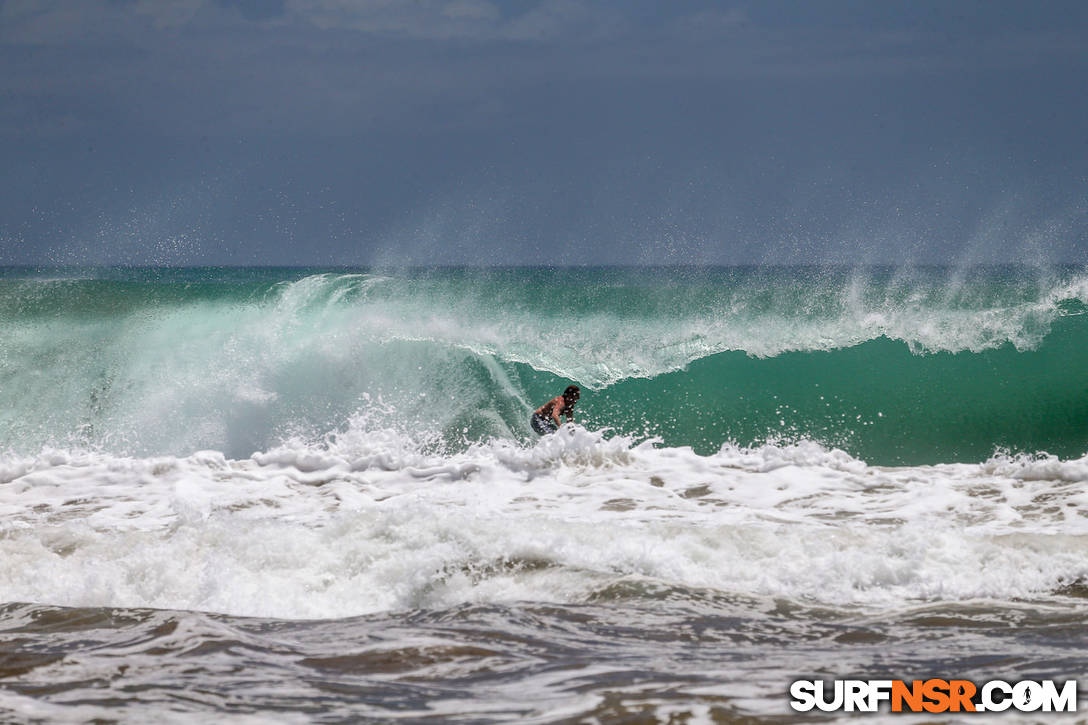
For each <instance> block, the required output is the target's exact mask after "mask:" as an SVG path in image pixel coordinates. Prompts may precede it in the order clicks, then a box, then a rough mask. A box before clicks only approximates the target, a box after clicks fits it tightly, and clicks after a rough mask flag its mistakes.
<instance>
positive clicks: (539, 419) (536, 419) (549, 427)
mask: <svg viewBox="0 0 1088 725" xmlns="http://www.w3.org/2000/svg"><path fill="white" fill-rule="evenodd" d="M529 425H531V426H532V427H533V430H534V431H536V434H537V435H546V434H548V433H554V432H556V431H557V430H559V426H557V425H556V424H555V421H554V420H548V419H547V418H545V417H544V416H542V415H541V414H540V413H533V417H532V418H530V419H529Z"/></svg>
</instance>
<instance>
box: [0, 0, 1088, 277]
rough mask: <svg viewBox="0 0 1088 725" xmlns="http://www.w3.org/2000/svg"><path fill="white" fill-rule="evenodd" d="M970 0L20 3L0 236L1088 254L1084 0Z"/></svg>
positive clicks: (231, 248) (344, 252)
mask: <svg viewBox="0 0 1088 725" xmlns="http://www.w3.org/2000/svg"><path fill="white" fill-rule="evenodd" d="M957 7H962V8H966V9H967V10H968V11H970V12H965V13H963V14H964V17H960V15H959V14H957V13H959V12H960V11H957V10H956V9H955V8H952V9H949V7H948V6H945V5H944V4H940V3H928V4H927V3H897V2H887V3H880V4H873V5H872V6H863V7H860V8H859V6H857V5H856V4H853V3H847V2H830V3H822V4H819V5H818V7H817V4H810V3H787V2H776V1H775V0H766V1H765V2H759V3H755V2H737V3H735V4H732V3H715V2H710V1H709V0H707V1H705V2H704V1H700V0H692V1H690V2H677V3H668V4H662V3H656V2H654V3H651V2H645V1H643V0H630V1H629V2H619V1H616V2H588V1H585V2H579V1H578V0H538V1H533V0H513V1H511V2H502V3H500V2H491V1H489V0H445V1H439V0H421V1H419V2H393V1H392V0H388V1H382V0H357V1H354V2H349V1H348V0H283V1H282V2H256V1H255V0H179V1H178V2H169V3H165V2H152V1H151V0H39V1H33V2H32V1H29V0H5V1H4V2H3V3H2V4H0V65H2V70H3V71H4V72H3V73H0V94H3V98H4V103H3V104H0V152H2V153H3V154H4V158H5V160H6V161H7V165H6V168H5V171H4V174H3V176H2V177H0V237H2V238H6V239H8V240H15V239H18V240H21V242H20V245H19V249H21V250H22V251H18V252H17V254H18V255H22V256H19V257H18V258H20V259H23V258H31V257H33V255H34V254H35V253H37V254H40V255H50V256H52V257H55V258H63V259H68V260H71V259H82V258H88V257H94V255H95V254H96V253H97V254H101V255H102V256H103V259H106V258H108V259H111V260H113V261H126V260H138V259H141V258H147V259H150V258H151V257H154V256H155V255H158V257H163V255H167V251H169V250H173V251H170V254H169V255H167V256H169V258H170V260H172V261H177V260H181V259H182V258H184V257H185V256H186V255H189V256H190V257H192V258H194V259H197V258H207V259H210V260H213V261H231V260H235V261H238V262H243V263H244V262H249V261H251V259H250V258H251V257H254V258H256V259H257V260H264V261H268V262H273V261H276V260H280V261H291V262H305V261H307V260H308V259H314V260H320V261H322V262H326V263H327V262H337V261H340V262H366V261H368V260H369V259H371V258H372V257H374V256H382V257H383V258H384V257H390V256H393V257H395V256H396V255H397V254H398V253H400V254H404V255H409V256H413V255H414V257H416V258H419V259H421V260H425V259H432V258H433V259H441V260H443V261H458V260H462V261H481V260H483V261H501V262H503V263H516V262H518V261H530V262H547V261H549V260H555V259H566V260H568V261H597V262H601V261H610V260H613V261H615V260H633V261H639V262H652V261H654V260H659V261H660V260H666V261H668V260H672V261H678V260H685V259H693V260H698V261H745V260H747V261H753V260H756V261H758V260H760V259H763V258H765V257H768V256H769V257H775V256H776V255H777V256H779V257H783V258H785V257H790V258H795V257H800V258H805V257H806V255H807V256H808V257H812V258H817V257H818V258H838V259H842V258H845V259H850V258H856V257H858V256H859V255H860V256H861V257H862V258H866V259H869V258H871V259H872V260H873V261H879V260H881V259H884V258H887V257H895V256H896V255H900V256H903V255H908V256H912V257H917V258H920V259H932V258H946V257H949V256H955V255H957V254H960V252H961V251H962V250H963V249H967V250H970V255H971V256H972V258H986V257H987V255H990V256H991V257H993V258H995V259H996V258H999V257H1001V258H1007V257H1015V256H1016V255H1018V254H1021V253H1022V250H1023V249H1025V248H1027V247H1029V246H1030V247H1031V248H1032V249H1036V250H1038V249H1040V248H1049V249H1051V250H1053V252H1054V254H1056V255H1058V256H1059V257H1061V256H1063V255H1064V257H1068V256H1069V255H1070V254H1071V253H1074V252H1076V253H1079V252H1082V251H1083V250H1084V247H1085V241H1084V229H1085V224H1086V222H1085V215H1084V210H1083V202H1082V201H1079V200H1081V199H1083V198H1086V197H1088V194H1086V193H1084V192H1085V191H1088V189H1086V188H1085V185H1086V184H1088V181H1086V180H1088V161H1086V155H1088V150H1086V147H1085V141H1084V134H1083V130H1082V128H1081V124H1080V123H1079V121H1078V120H1077V119H1079V118H1082V117H1083V115H1084V111H1085V110H1086V109H1085V105H1086V103H1085V100H1084V99H1083V98H1082V97H1081V96H1080V95H1078V94H1077V92H1076V90H1075V89H1078V88H1082V87H1083V86H1084V81H1085V76H1086V68H1088V52H1086V50H1085V48H1084V47H1083V42H1082V39H1083V37H1084V32H1085V29H1086V28H1088V20H1086V11H1084V10H1081V9H1079V6H1077V5H1073V4H1060V3H1055V4H1053V5H1047V6H1046V7H1044V8H1042V9H1026V8H1021V7H1020V6H1017V5H1015V4H1007V3H1002V2H999V1H997V0H995V2H993V3H986V4H983V5H978V6H976V5H962V6H957ZM988 9H992V10H988ZM998 11H1001V12H998ZM1002 13H1004V14H1003V15H1002ZM1013 197H1015V200H1014V201H1010V198H1013ZM1078 203H1079V204H1080V205H1079V206H1078ZM997 210H1000V212H999V211H997ZM994 220H997V221H994ZM119 230H124V231H123V232H122V231H119ZM3 235H6V236H3ZM111 235H112V236H111ZM111 238H112V239H113V240H114V241H113V242H111V241H110V239H111ZM180 239H184V240H185V242H184V244H182V243H181V242H177V243H175V242H176V241H177V240H180ZM303 239H304V240H305V243H303V241H302V240H303ZM89 240H94V241H93V243H92V242H91V241H89ZM171 240H174V242H172V241H171ZM1029 240H1030V241H1029ZM1047 240H1049V241H1047ZM145 242H146V243H147V249H148V250H151V251H148V252H146V254H145V253H143V252H141V249H142V248H143V247H142V245H143V244H144V243H145ZM0 245H2V242H0ZM586 245H589V246H590V247H591V249H589V250H588V251H587V250H584V249H583V246H586ZM957 245H958V246H957ZM28 250H29V251H28ZM35 250H37V251H36V252H35ZM43 250H48V251H43ZM155 250H157V251H155ZM164 250H167V251H164ZM859 250H860V251H859ZM1070 250H1073V251H1072V252H1071V251H1070ZM5 254H6V256H5ZM5 254H0V262H2V261H4V260H5V259H8V260H10V259H13V258H15V256H14V255H16V252H15V251H12V249H8V250H6V251H5ZM141 254H143V255H144V256H143V257H141ZM171 255H172V256H171Z"/></svg>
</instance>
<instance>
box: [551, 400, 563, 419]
mask: <svg viewBox="0 0 1088 725" xmlns="http://www.w3.org/2000/svg"><path fill="white" fill-rule="evenodd" d="M562 409H563V396H562V395H558V396H556V397H555V398H552V420H554V421H555V424H556V425H557V426H559V425H563V421H561V420H559V411H561V410H562Z"/></svg>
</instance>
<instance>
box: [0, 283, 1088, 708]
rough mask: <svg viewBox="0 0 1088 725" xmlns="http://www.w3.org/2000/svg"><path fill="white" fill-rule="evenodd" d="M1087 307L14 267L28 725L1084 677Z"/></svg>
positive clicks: (691, 702) (769, 291) (18, 534)
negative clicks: (553, 422)
mask: <svg viewBox="0 0 1088 725" xmlns="http://www.w3.org/2000/svg"><path fill="white" fill-rule="evenodd" d="M1086 312H1088V270H1086V269H1084V268H1079V267H966V268H951V267H947V268H946V267H924V268H916V267H915V268H902V269H890V268H872V267H859V268H845V267H832V268H819V267H751V268H666V269H647V268H638V269H624V268H609V269H588V268H578V269H498V270H479V269H449V268H443V269H413V270H366V269H360V270H318V269H310V270H307V269H56V268H53V269H28V268H5V269H0V715H2V717H3V719H5V720H13V721H28V720H29V721H43V722H45V721H48V722H53V721H71V722H84V721H90V720H96V719H97V720H102V721H122V722H144V721H147V720H148V719H150V718H152V717H153V718H156V719H158V720H162V721H166V722H196V721H213V720H214V721H222V722H352V721H359V720H377V721H385V722H389V721H404V722H421V721H433V722H451V721H459V722H472V723H478V722H510V721H520V722H542V723H543V722H549V723H550V722H676V723H680V722H746V723H751V722H768V723H772V722H773V723H777V722H786V721H790V722H792V721H810V720H821V718H820V717H817V716H814V715H811V714H810V715H801V714H798V713H793V712H792V711H791V710H790V708H789V705H788V702H789V697H788V689H789V685H790V683H791V682H792V681H793V680H795V679H798V678H805V679H816V678H825V679H834V678H863V679H876V678H897V679H908V680H909V679H927V678H930V677H942V678H950V677H954V678H961V679H972V680H976V681H985V680H988V679H1005V680H1009V681H1015V680H1020V679H1059V680H1065V679H1070V678H1083V677H1084V676H1085V670H1086V667H1088V655H1086V654H1085V652H1086V651H1088V634H1086V633H1085V632H1086V627H1085V624H1086V622H1088V618H1086V615H1088V599H1086V597H1088V492H1086V491H1085V489H1086V486H1088V315H1086V314H1085V313H1086ZM572 382H573V383H577V384H579V385H580V386H582V389H583V394H582V399H581V401H580V403H579V405H578V408H577V421H576V424H575V425H572V426H565V427H564V428H563V429H561V430H560V432H559V433H557V434H555V435H552V436H547V437H545V438H538V437H537V436H535V435H534V434H533V433H532V432H531V430H530V428H529V424H528V419H529V414H530V413H531V411H532V409H534V408H535V407H536V406H538V405H540V404H541V403H543V402H544V401H545V400H547V399H548V398H550V397H552V396H554V395H556V394H558V393H559V392H561V391H562V389H563V388H564V387H565V386H566V385H568V384H570V383H572ZM886 717H890V716H888V715H887V714H885V715H883V716H881V715H876V716H869V718H868V719H869V720H872V721H879V720H881V719H883V718H886ZM824 719H826V718H824ZM893 719H894V720H895V721H897V722H911V721H912V720H911V718H910V717H909V716H907V717H895V718H893ZM1005 719H1006V720H1009V719H1010V718H1008V717H1006V718H1005ZM1015 719H1016V718H1015V717H1013V718H1011V720H1015ZM1028 721H1031V718H1028Z"/></svg>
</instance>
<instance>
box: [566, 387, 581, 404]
mask: <svg viewBox="0 0 1088 725" xmlns="http://www.w3.org/2000/svg"><path fill="white" fill-rule="evenodd" d="M581 396H582V389H581V388H579V387H578V386H577V385H568V386H567V389H566V390H564V391H563V400H566V401H568V402H569V401H571V400H578V398H580V397H581Z"/></svg>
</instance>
